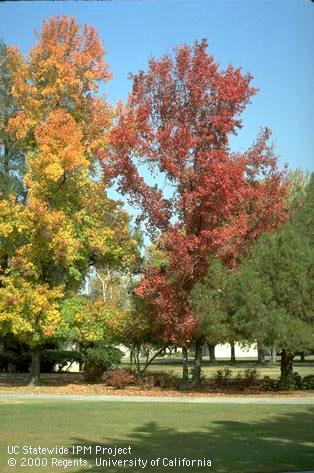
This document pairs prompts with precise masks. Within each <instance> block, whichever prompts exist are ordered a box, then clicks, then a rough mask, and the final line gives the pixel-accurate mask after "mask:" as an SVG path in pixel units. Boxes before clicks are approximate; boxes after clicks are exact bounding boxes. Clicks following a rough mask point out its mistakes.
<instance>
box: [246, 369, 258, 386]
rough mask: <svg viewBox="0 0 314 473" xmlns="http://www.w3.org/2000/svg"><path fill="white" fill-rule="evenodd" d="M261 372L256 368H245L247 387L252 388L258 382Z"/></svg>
mask: <svg viewBox="0 0 314 473" xmlns="http://www.w3.org/2000/svg"><path fill="white" fill-rule="evenodd" d="M258 378H259V372H258V371H257V369H256V368H248V369H246V370H244V376H243V384H244V386H245V387H246V388H250V387H251V386H254V385H256V384H257V380H258Z"/></svg>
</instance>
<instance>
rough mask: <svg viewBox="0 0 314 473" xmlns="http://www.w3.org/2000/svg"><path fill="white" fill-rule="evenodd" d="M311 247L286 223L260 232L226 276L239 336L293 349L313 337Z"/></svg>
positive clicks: (266, 344) (309, 343)
mask: <svg viewBox="0 0 314 473" xmlns="http://www.w3.org/2000/svg"><path fill="white" fill-rule="evenodd" d="M313 268H314V261H313V250H312V248H311V246H310V244H309V241H308V240H307V239H306V238H303V237H301V236H300V235H299V234H298V233H296V232H295V231H294V229H293V228H292V227H291V225H288V226H286V227H285V228H284V229H282V230H281V231H280V232H278V233H276V234H267V235H264V236H263V237H262V238H261V240H260V241H259V243H258V245H257V246H256V248H255V249H254V251H253V252H252V254H251V258H250V259H249V260H248V261H247V262H246V263H245V264H243V265H242V267H241V273H240V275H237V276H234V277H233V278H230V280H229V286H228V294H227V297H228V298H229V301H231V307H232V310H231V313H232V316H233V317H234V325H236V326H237V330H238V332H239V335H240V336H242V337H244V338H245V339H247V340H248V341H251V342H254V341H257V343H258V344H261V345H262V346H272V345H274V344H275V345H277V346H282V347H285V348H286V349H287V350H288V351H291V352H294V351H297V350H301V349H304V348H306V347H309V346H311V344H312V339H313V338H312V337H313V320H314V319H313V311H312V306H313V287H312V283H311V281H312V279H313Z"/></svg>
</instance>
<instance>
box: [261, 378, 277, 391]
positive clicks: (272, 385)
mask: <svg viewBox="0 0 314 473" xmlns="http://www.w3.org/2000/svg"><path fill="white" fill-rule="evenodd" d="M260 390H261V391H278V380H276V379H272V378H270V377H269V376H264V377H263V379H262V381H261V384H260Z"/></svg>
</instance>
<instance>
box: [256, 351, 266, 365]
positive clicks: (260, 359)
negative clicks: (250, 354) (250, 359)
mask: <svg viewBox="0 0 314 473" xmlns="http://www.w3.org/2000/svg"><path fill="white" fill-rule="evenodd" d="M257 359H258V364H259V365H260V366H263V365H264V364H265V350H264V349H263V348H259V347H257Z"/></svg>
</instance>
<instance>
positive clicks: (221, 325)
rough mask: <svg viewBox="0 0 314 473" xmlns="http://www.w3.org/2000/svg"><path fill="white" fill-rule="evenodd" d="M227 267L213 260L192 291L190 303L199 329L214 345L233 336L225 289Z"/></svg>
mask: <svg viewBox="0 0 314 473" xmlns="http://www.w3.org/2000/svg"><path fill="white" fill-rule="evenodd" d="M227 278H228V272H227V269H226V268H225V267H224V265H223V264H222V263H221V262H220V261H219V260H212V262H211V264H210V266H209V269H208V271H207V274H206V276H205V277H204V278H203V279H202V280H201V281H200V282H199V283H197V284H196V285H195V286H194V288H193V289H192V291H191V295H190V303H191V306H192V312H193V315H194V317H195V319H196V320H197V322H198V326H199V329H200V331H201V333H202V335H203V336H204V337H205V339H206V340H207V341H208V342H209V343H212V344H214V345H216V344H218V343H223V342H225V341H227V340H228V339H229V338H230V336H231V331H232V329H231V325H230V324H229V323H228V322H229V320H228V312H227V301H226V298H225V289H226V283H227Z"/></svg>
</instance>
